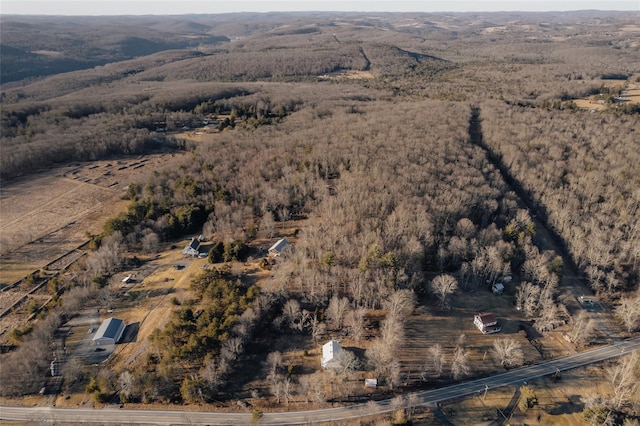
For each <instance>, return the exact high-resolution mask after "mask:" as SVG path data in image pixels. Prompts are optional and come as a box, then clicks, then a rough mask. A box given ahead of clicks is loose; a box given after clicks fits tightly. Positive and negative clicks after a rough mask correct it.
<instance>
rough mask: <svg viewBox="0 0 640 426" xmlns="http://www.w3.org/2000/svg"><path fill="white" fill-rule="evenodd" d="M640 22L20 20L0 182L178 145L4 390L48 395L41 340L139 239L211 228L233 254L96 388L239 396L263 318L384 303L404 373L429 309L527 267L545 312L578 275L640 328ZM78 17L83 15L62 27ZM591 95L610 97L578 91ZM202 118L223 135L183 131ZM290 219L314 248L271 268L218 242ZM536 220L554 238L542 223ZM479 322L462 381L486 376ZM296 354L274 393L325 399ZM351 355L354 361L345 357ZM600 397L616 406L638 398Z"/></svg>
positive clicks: (390, 371) (248, 240) (6, 46)
mask: <svg viewBox="0 0 640 426" xmlns="http://www.w3.org/2000/svg"><path fill="white" fill-rule="evenodd" d="M636 15H637V14H636ZM635 18H637V16H635V17H634V16H631V15H628V14H618V13H608V14H606V16H605V17H602V16H600V14H598V13H595V12H576V13H575V14H519V15H515V14H508V13H503V14H424V15H421V14H415V15H404V14H402V15H401V14H371V15H368V16H367V17H363V16H361V15H356V14H317V15H313V16H302V15H300V16H299V15H293V16H288V15H281V14H267V15H265V16H254V15H246V16H242V17H238V16H235V15H229V16H226V17H223V16H191V17H189V19H186V18H185V19H179V18H177V17H167V18H157V17H153V18H152V17H140V18H126V19H123V20H118V22H110V20H109V19H107V18H105V19H104V20H100V18H91V19H90V18H73V19H72V18H64V19H61V20H59V21H55V22H50V21H49V20H46V19H44V18H18V17H10V16H8V17H7V16H5V17H2V43H3V45H2V50H1V51H0V53H1V55H2V63H3V71H2V83H3V85H2V93H1V97H2V122H1V133H2V140H1V143H2V158H1V165H0V175H1V177H2V179H3V181H5V182H11V181H12V180H14V179H16V178H18V177H22V178H28V176H29V175H31V174H32V173H34V172H36V171H39V170H44V169H47V168H51V167H55V166H56V165H58V164H65V163H68V162H75V161H93V160H100V159H108V158H117V157H118V156H131V155H145V154H151V153H167V154H176V153H178V154H181V155H179V156H174V157H171V160H170V161H167V164H166V167H165V168H163V169H158V170H154V171H153V172H152V173H149V174H148V175H146V176H145V178H144V179H143V180H141V181H140V182H139V183H138V184H136V185H130V186H129V187H128V189H127V191H126V194H123V196H124V197H126V198H127V199H128V200H129V206H128V208H127V210H126V211H123V212H121V213H120V214H118V215H117V216H115V217H113V218H111V219H110V220H108V221H107V224H106V225H105V227H104V230H103V232H102V233H101V234H100V235H92V236H91V238H92V242H91V244H92V248H93V249H94V251H93V252H92V253H91V254H90V255H89V256H88V257H87V259H85V260H83V262H82V266H81V270H79V271H77V273H76V274H75V275H74V277H73V278H71V279H70V282H69V288H70V290H68V291H67V292H66V293H64V294H63V295H62V297H61V300H60V301H59V302H58V305H59V306H58V307H57V308H52V309H51V313H50V314H49V315H48V316H47V317H46V319H45V320H42V321H40V323H39V324H40V326H39V327H38V328H37V330H36V331H35V332H34V331H32V330H26V331H25V333H17V334H16V341H17V344H16V347H15V348H13V350H12V351H11V353H9V354H8V355H7V356H6V358H4V360H3V365H4V368H3V369H2V370H3V371H2V374H3V377H2V380H1V381H2V383H3V390H2V393H3V394H5V395H21V394H26V393H31V392H34V391H37V390H38V388H39V386H40V381H39V380H38V377H39V376H38V375H39V374H42V371H44V370H46V368H47V365H48V364H47V362H48V361H47V360H48V358H47V354H46V352H47V345H43V344H41V343H42V342H43V341H45V342H49V341H50V340H51V339H52V336H53V334H55V333H54V332H53V331H52V330H53V329H55V328H56V327H57V326H58V325H59V324H60V323H62V322H64V320H65V318H67V317H69V316H72V315H73V312H74V309H77V308H78V307H79V306H82V305H83V304H85V303H87V302H86V301H87V300H90V299H91V300H98V299H100V298H105V297H107V296H105V292H106V291H107V290H108V289H109V288H108V286H105V282H106V280H107V279H108V278H109V277H110V276H111V275H112V274H113V273H114V272H116V271H118V270H120V268H121V267H122V266H123V264H125V263H126V262H128V261H131V257H132V256H131V253H136V252H147V253H149V252H153V251H155V250H157V248H158V246H159V245H160V244H165V243H166V244H171V243H172V242H174V241H176V240H177V239H179V238H183V237H185V236H188V235H194V234H199V233H200V232H202V233H204V234H206V235H207V236H213V237H215V238H214V239H215V240H216V241H217V242H219V246H216V247H215V250H214V251H212V253H213V254H212V255H211V256H210V258H211V262H212V263H213V265H212V268H213V269H211V270H209V271H207V272H204V273H203V274H202V275H200V276H199V277H197V278H196V279H194V280H193V282H192V283H191V292H192V297H191V299H190V300H189V301H188V303H181V302H179V301H175V305H176V306H175V309H174V313H173V314H172V316H171V318H170V319H169V322H168V323H167V325H166V326H165V327H164V328H159V329H157V330H156V331H155V332H154V333H153V334H152V336H151V337H150V339H149V341H150V345H151V349H150V350H149V353H148V355H147V356H146V357H140V358H138V359H137V360H136V361H135V365H132V366H131V367H130V368H128V369H125V370H123V371H108V372H102V373H101V374H100V375H98V376H95V377H93V378H92V379H91V380H92V381H91V383H90V386H88V387H87V389H90V391H91V392H94V393H95V394H96V395H97V397H96V398H97V400H100V401H105V400H107V399H108V398H109V397H111V396H112V395H113V393H114V392H115V391H116V389H120V392H121V393H120V399H121V401H123V402H125V401H126V402H143V403H147V402H171V401H181V402H187V403H196V402H211V401H214V400H217V399H218V398H224V394H225V389H226V386H228V385H229V382H230V377H232V375H233V374H234V371H237V369H240V368H242V365H243V364H242V363H243V362H246V359H244V358H243V355H244V354H245V353H246V352H247V346H248V345H249V343H251V341H252V339H254V338H255V336H256V334H257V333H258V332H262V333H280V332H287V330H288V331H289V332H298V333H303V334H306V335H310V336H312V338H313V339H314V341H316V340H319V339H320V338H321V337H324V336H328V335H331V334H340V333H343V335H345V336H349V337H350V338H353V339H356V340H360V339H361V338H363V335H364V328H365V325H366V324H365V323H366V320H365V317H366V313H367V312H372V311H376V312H384V316H383V318H382V320H381V321H379V323H380V324H379V327H378V333H377V334H376V335H375V336H374V337H373V342H372V343H371V345H370V347H369V348H368V349H367V351H366V356H365V360H366V367H365V368H367V369H369V370H370V371H375V373H376V377H378V379H379V380H380V383H381V384H385V385H388V386H389V388H390V389H394V388H396V387H398V386H400V385H401V383H402V381H401V377H400V371H401V366H400V365H399V363H398V361H397V358H398V357H397V353H396V351H399V350H400V348H402V345H403V336H404V321H405V319H406V317H407V316H408V315H409V314H410V313H411V312H413V309H414V307H415V306H418V305H420V306H424V307H427V308H428V309H438V310H441V311H444V312H446V311H447V310H448V309H451V306H450V303H451V302H450V301H451V297H452V295H453V294H454V293H455V294H464V295H472V296H473V295H475V294H477V293H478V292H489V291H491V288H492V285H493V284H495V283H497V282H500V281H501V280H502V279H503V278H504V277H507V276H508V277H510V278H509V279H510V280H511V279H513V281H514V282H515V283H517V289H516V290H515V291H514V300H515V302H514V303H515V304H516V306H517V309H518V311H521V312H522V315H523V316H524V318H526V320H527V321H530V323H531V324H532V325H533V328H534V329H535V330H536V331H537V332H539V333H546V332H549V331H551V330H554V329H555V328H557V327H559V326H562V325H564V324H567V323H571V324H573V323H575V321H576V318H578V314H577V313H576V312H571V311H570V310H569V309H568V308H567V306H566V304H565V303H564V301H563V300H560V298H559V297H558V296H559V294H560V292H561V291H562V289H561V288H560V287H561V285H562V281H561V280H562V277H563V275H567V274H568V275H574V274H575V275H577V279H578V280H581V282H583V283H585V284H586V285H588V286H590V288H591V290H592V291H593V293H594V294H596V295H598V296H600V297H602V300H604V301H607V302H608V303H611V304H612V305H611V306H614V307H615V306H617V308H615V309H616V313H617V315H618V317H619V318H620V321H621V322H622V323H623V324H624V325H625V327H626V328H627V330H628V332H629V333H633V332H635V331H637V330H638V329H639V328H640V313H639V310H638V309H637V307H636V308H634V306H636V305H638V303H637V302H638V297H639V296H638V282H639V281H640V251H639V248H640V154H639V152H640V142H639V141H640V137H639V136H640V135H639V134H638V132H639V130H640V115H639V113H638V112H639V110H638V108H637V104H634V102H630V101H628V100H625V99H624V98H623V92H624V91H625V90H629V89H630V88H633V87H638V85H640V64H639V63H638V62H637V60H634V59H635V58H637V56H638V52H639V51H640V45H638V43H637V40H636V41H634V36H635V35H637V34H638V31H639V30H638V27H637V19H635ZM67 20H71V21H72V22H74V23H76V25H75V26H74V27H73V29H72V30H69V32H64V33H63V32H62V28H65V26H66V25H67V24H68V22H67ZM94 20H98V21H99V22H100V26H99V27H98V29H97V30H95V31H94V30H93V29H92V30H91V32H88V31H87V28H88V26H89V25H93V24H95V22H94ZM285 23H286V24H285ZM92 28H93V27H92ZM114 28H115V29H114ZM134 28H135V31H134ZM120 29H122V31H124V32H126V34H128V35H127V36H126V37H122V36H115V35H114V34H119V33H120V31H119V30H120ZM25 34H27V35H28V37H25V36H24V35H25ZM43 34H46V35H47V37H42V35H43ZM178 35H179V37H178ZM43 51H46V52H48V53H46V54H44V53H42V52H43ZM38 52H40V53H38ZM51 52H55V54H53V53H51ZM5 64H9V66H8V67H6V66H5ZM36 68H37V69H39V70H40V71H39V72H40V74H39V75H38V76H36V75H35V74H33V71H34V70H35V69H36ZM63 71H69V72H63ZM47 74H56V75H52V76H49V77H45V75H47ZM590 96H592V97H593V96H600V97H599V98H597V99H604V100H603V102H602V105H606V108H605V109H603V110H601V111H597V112H596V111H590V110H584V109H580V108H578V107H577V106H576V104H575V103H574V102H573V100H575V99H577V98H583V97H590ZM594 99H595V98H594ZM476 126H477V127H476ZM193 129H197V130H198V131H199V132H201V133H203V134H205V135H208V136H210V137H209V138H208V139H203V140H202V141H201V142H198V141H194V140H192V139H189V138H185V137H184V136H183V134H182V132H183V131H185V130H193ZM182 154H184V155H182ZM289 221H296V223H299V222H300V221H304V226H301V227H300V229H296V231H295V239H296V243H295V248H294V249H293V250H291V251H290V252H289V253H287V254H286V255H284V256H282V258H280V259H278V261H277V262H275V264H273V263H272V262H269V261H267V260H266V259H265V260H264V262H263V263H262V264H261V265H262V267H264V268H265V269H271V268H272V269H271V275H270V277H269V278H268V279H267V280H266V282H265V283H264V284H262V285H261V286H257V285H255V284H246V283H243V282H242V280H241V274H238V273H237V271H234V270H233V268H232V267H230V266H229V264H228V263H223V262H222V261H223V260H224V261H225V262H231V261H232V260H240V261H242V262H248V261H249V259H250V258H251V257H252V256H254V255H256V253H259V250H258V249H257V248H256V245H257V243H256V241H257V240H258V239H260V238H262V239H272V238H273V237H274V235H275V234H276V230H277V228H278V227H281V228H282V229H284V227H285V226H287V222H289ZM540 226H542V227H544V228H545V230H546V231H548V232H549V233H550V234H551V235H552V237H553V239H554V241H555V243H557V244H558V246H559V247H560V251H559V252H558V253H556V252H554V251H553V250H550V249H548V247H544V246H543V245H542V244H541V243H540V239H539V238H538V236H537V234H538V231H540V229H537V227H540ZM127 256H129V258H127ZM22 331H24V330H22ZM23 334H24V336H23ZM30 337H31V340H30ZM574 337H575V340H574V342H577V341H578V337H577V335H576V336H574ZM587 338H588V336H587V334H585V335H584V336H582V339H583V340H582V341H581V342H582V344H583V343H584V341H585V340H584V339H587ZM452 340H453V339H452ZM462 340H463V339H461V340H460V342H459V343H458V344H457V346H456V349H455V357H456V358H455V359H454V360H453V361H452V362H451V366H450V369H451V377H453V378H454V379H456V380H457V379H459V378H463V377H467V376H468V375H470V370H469V368H468V366H467V364H466V362H467V361H466V360H465V357H464V350H463V349H464V348H463V344H462V343H461V342H462ZM35 342H38V343H35ZM436 352H437V351H434V352H433V353H436ZM26 353H29V354H30V355H29V356H28V357H27V356H25V354H26ZM434 356H435V355H434ZM278 357H281V354H280V355H278V354H277V353H275V352H274V353H272V354H269V357H267V360H266V361H265V365H266V367H265V372H264V376H265V380H266V381H268V382H269V383H270V384H271V385H270V386H271V388H270V392H271V394H272V395H274V397H276V398H277V400H278V402H280V400H281V399H282V400H283V401H284V400H286V401H287V402H288V399H289V397H290V395H291V394H292V393H293V392H297V393H299V394H303V393H306V395H307V398H308V399H314V400H318V401H320V400H322V399H324V400H325V401H326V400H327V397H326V395H325V396H324V397H323V396H322V395H321V393H322V392H321V391H320V390H319V388H320V387H319V385H318V383H316V382H312V381H306V382H304V381H302V380H301V382H300V383H293V382H292V381H291V372H289V373H288V374H287V373H286V372H285V371H284V366H283V365H282V360H281V359H280V358H278ZM27 360H28V364H29V366H28V368H27V366H26V364H25V362H27ZM520 364H521V362H520ZM355 365H356V362H355V361H354V360H343V367H344V371H342V373H344V375H345V377H346V375H347V374H349V373H351V372H353V370H354V369H355ZM503 365H504V363H503ZM514 365H519V364H518V363H514ZM7 366H11V367H7ZM14 371H25V377H26V378H25V379H21V380H15V378H13V379H12V378H11V377H8V372H14ZM66 374H69V375H71V376H72V377H73V379H74V380H75V379H77V377H76V376H75V375H76V374H77V372H76V371H75V370H74V371H73V372H69V373H66ZM438 376H439V373H438ZM344 383H347V382H346V381H345V382H344ZM347 387H348V385H347V384H344V389H345V390H344V394H345V395H349V393H350V392H352V391H353V390H348V389H347ZM294 389H295V390H294ZM310 395H311V396H310ZM599 404H600V405H598V407H600V406H606V407H608V408H609V409H611V410H612V411H615V412H616V413H619V414H620V416H624V415H625V414H624V413H628V412H631V409H630V408H629V407H633V404H632V403H630V404H626V403H625V404H622V403H621V404H617V405H616V404H613V403H610V402H606V401H601V402H600V403H599ZM612 404H613V405H612ZM636 406H637V401H636ZM620 418H622V417H620Z"/></svg>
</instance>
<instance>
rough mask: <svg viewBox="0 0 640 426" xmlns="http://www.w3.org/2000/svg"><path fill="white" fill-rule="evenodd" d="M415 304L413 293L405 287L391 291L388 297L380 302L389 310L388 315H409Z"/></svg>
mask: <svg viewBox="0 0 640 426" xmlns="http://www.w3.org/2000/svg"><path fill="white" fill-rule="evenodd" d="M415 305H416V295H415V293H414V292H413V291H411V290H406V289H403V290H396V291H393V292H392V293H391V294H390V295H389V298H388V299H386V300H385V301H384V302H383V303H382V306H383V307H384V308H385V309H387V310H388V311H389V313H388V316H389V317H396V316H400V317H404V316H406V315H409V314H411V313H412V312H413V309H414V307H415Z"/></svg>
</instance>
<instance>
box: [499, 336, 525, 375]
mask: <svg viewBox="0 0 640 426" xmlns="http://www.w3.org/2000/svg"><path fill="white" fill-rule="evenodd" d="M491 352H492V353H493V356H494V357H495V358H496V360H497V361H498V362H499V363H500V364H501V365H502V366H503V367H506V368H510V367H519V366H521V365H522V364H523V363H524V353H523V352H522V345H521V344H520V343H519V342H517V341H516V340H514V339H510V338H505V339H496V340H494V341H493V349H492V351H491Z"/></svg>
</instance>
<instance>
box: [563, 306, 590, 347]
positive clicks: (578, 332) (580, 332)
mask: <svg viewBox="0 0 640 426" xmlns="http://www.w3.org/2000/svg"><path fill="white" fill-rule="evenodd" d="M595 331H596V323H595V321H594V320H593V319H592V318H590V317H589V314H588V313H587V312H586V311H581V312H580V313H579V314H578V316H577V317H576V318H575V320H574V321H573V324H572V327H571V330H570V331H569V338H570V339H571V341H572V342H573V343H574V344H575V345H576V346H579V347H583V346H585V345H587V344H588V343H589V341H590V340H591V339H592V338H593V336H594V334H595Z"/></svg>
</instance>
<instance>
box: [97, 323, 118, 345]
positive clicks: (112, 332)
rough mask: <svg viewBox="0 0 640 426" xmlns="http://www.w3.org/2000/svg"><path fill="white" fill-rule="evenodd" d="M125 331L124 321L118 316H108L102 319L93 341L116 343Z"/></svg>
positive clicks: (99, 343) (107, 343)
mask: <svg viewBox="0 0 640 426" xmlns="http://www.w3.org/2000/svg"><path fill="white" fill-rule="evenodd" d="M123 333H124V321H122V320H121V319H118V318H107V319H106V320H104V321H102V324H100V327H99V328H98V331H96V335H95V336H93V343H94V344H95V345H97V346H100V345H115V344H116V343H118V340H120V338H121V337H122V334H123Z"/></svg>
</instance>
